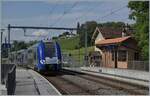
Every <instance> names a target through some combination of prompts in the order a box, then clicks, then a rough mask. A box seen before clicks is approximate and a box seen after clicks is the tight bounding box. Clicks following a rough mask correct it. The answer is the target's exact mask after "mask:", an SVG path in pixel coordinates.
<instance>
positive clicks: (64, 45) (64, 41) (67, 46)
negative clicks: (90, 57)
mask: <svg viewBox="0 0 150 96" xmlns="http://www.w3.org/2000/svg"><path fill="white" fill-rule="evenodd" d="M57 42H58V43H59V44H60V46H61V49H62V50H74V49H76V47H77V46H78V45H79V36H76V37H72V38H60V39H58V40H57Z"/></svg>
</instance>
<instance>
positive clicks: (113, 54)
mask: <svg viewBox="0 0 150 96" xmlns="http://www.w3.org/2000/svg"><path fill="white" fill-rule="evenodd" d="M111 52H112V61H114V58H115V51H111Z"/></svg>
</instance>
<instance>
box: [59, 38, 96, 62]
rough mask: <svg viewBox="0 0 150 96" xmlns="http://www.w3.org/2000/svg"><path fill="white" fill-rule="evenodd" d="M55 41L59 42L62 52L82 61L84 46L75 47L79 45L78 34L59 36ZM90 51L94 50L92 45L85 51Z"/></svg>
mask: <svg viewBox="0 0 150 96" xmlns="http://www.w3.org/2000/svg"><path fill="white" fill-rule="evenodd" d="M57 42H58V43H59V44H60V46H61V50H62V52H63V54H64V53H65V54H71V56H72V57H73V58H74V59H75V60H76V61H78V62H80V63H83V60H84V55H85V48H80V49H77V48H76V47H77V46H79V36H76V37H72V38H60V39H58V40H57ZM90 51H94V47H93V46H91V47H88V48H87V52H88V53H89V52H90ZM88 53H87V54H88Z"/></svg>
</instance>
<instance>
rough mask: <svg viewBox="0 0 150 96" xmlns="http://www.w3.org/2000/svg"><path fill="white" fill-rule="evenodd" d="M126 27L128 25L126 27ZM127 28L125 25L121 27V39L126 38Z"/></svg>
mask: <svg viewBox="0 0 150 96" xmlns="http://www.w3.org/2000/svg"><path fill="white" fill-rule="evenodd" d="M127 26H128V25H127ZM127 26H126V25H124V26H123V30H122V37H125V36H127V30H128V28H127Z"/></svg>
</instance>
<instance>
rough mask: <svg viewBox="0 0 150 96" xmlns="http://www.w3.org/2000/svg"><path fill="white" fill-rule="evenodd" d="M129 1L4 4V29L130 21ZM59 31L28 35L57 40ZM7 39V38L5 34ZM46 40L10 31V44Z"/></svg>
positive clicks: (9, 1)
mask: <svg viewBox="0 0 150 96" xmlns="http://www.w3.org/2000/svg"><path fill="white" fill-rule="evenodd" d="M127 5H128V1H127V0H105V1H104V0H41V1H39V0H32V1H31V0H20V1H19V0H18V1H17V0H16V1H12V0H3V1H2V2H1V13H2V28H7V26H8V24H11V25H19V26H46V27H71V28H75V27H77V22H80V24H83V23H85V22H86V21H92V20H94V21H96V22H98V23H102V22H108V21H114V22H117V21H123V22H125V23H134V21H131V20H129V19H128V15H129V14H130V9H128V7H127ZM62 32H64V30H63V31H60V30H27V32H26V34H28V35H37V36H39V35H42V36H46V37H48V38H51V37H53V36H58V35H59V34H61V33H62ZM4 36H7V30H5V33H4ZM43 38H44V37H25V36H24V34H23V30H19V29H13V30H11V40H25V41H29V40H33V39H38V40H40V39H43Z"/></svg>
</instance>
